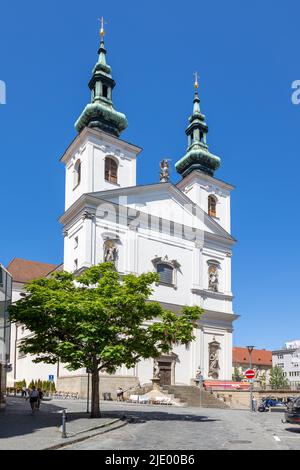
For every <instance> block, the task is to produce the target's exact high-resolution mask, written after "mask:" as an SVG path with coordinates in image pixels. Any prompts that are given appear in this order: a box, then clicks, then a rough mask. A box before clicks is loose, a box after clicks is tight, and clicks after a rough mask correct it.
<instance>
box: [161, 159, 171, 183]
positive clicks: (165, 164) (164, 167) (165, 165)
mask: <svg viewBox="0 0 300 470" xmlns="http://www.w3.org/2000/svg"><path fill="white" fill-rule="evenodd" d="M159 166H160V175H159V176H160V177H159V179H160V182H161V183H167V182H168V181H169V178H170V175H169V160H162V161H161V162H160V163H159Z"/></svg>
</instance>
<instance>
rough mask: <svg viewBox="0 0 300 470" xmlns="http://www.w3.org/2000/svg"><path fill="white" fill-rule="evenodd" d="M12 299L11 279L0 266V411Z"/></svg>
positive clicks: (5, 376)
mask: <svg viewBox="0 0 300 470" xmlns="http://www.w3.org/2000/svg"><path fill="white" fill-rule="evenodd" d="M11 297H12V278H11V275H10V273H9V272H8V271H7V270H6V269H5V268H4V267H3V266H2V265H1V264H0V409H1V408H4V407H5V393H6V384H7V380H6V378H7V373H8V371H9V368H10V322H9V316H8V311H7V309H8V306H9V305H10V303H11Z"/></svg>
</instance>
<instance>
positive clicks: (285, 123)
mask: <svg viewBox="0 0 300 470" xmlns="http://www.w3.org/2000/svg"><path fill="white" fill-rule="evenodd" d="M297 3H298V4H297ZM102 15H103V16H104V17H105V18H106V20H107V25H106V30H107V35H106V47H107V49H108V63H109V64H110V65H111V66H112V69H113V76H114V78H115V80H116V82H117V86H116V88H115V90H114V103H115V106H116V108H117V109H118V110H119V111H122V112H125V113H126V115H127V118H128V121H129V127H128V129H127V130H126V131H125V132H124V133H123V134H122V138H124V139H125V140H128V141H130V142H132V143H135V144H137V145H140V146H141V147H143V149H144V150H143V152H142V154H141V155H140V156H139V166H138V182H139V183H140V184H142V183H151V182H156V181H158V177H159V161H160V160H161V159H162V158H164V157H168V158H171V159H172V164H174V163H175V162H176V161H177V160H178V159H179V158H180V157H181V156H182V155H183V154H184V152H185V149H186V145H187V141H186V136H185V133H184V130H185V127H186V125H187V118H188V116H189V114H190V112H191V109H192V98H193V86H192V83H193V72H194V71H195V70H198V71H199V74H200V89H199V93H200V98H201V109H202V111H203V112H204V113H205V114H206V117H207V123H208V125H209V129H210V131H209V134H208V144H209V148H210V150H211V151H212V152H214V153H216V154H217V155H220V156H221V158H222V167H221V169H220V170H218V172H217V173H216V176H217V177H218V178H220V179H224V180H225V181H228V182H230V183H232V184H233V185H235V186H236V190H235V191H234V194H233V197H232V232H233V235H234V236H235V237H236V238H237V239H238V244H237V245H236V248H235V250H234V257H233V290H234V293H235V302H234V307H235V312H236V313H237V314H239V315H241V317H240V319H239V320H238V321H237V322H236V323H235V333H234V343H235V345H241V346H242V345H246V344H249V343H250V344H254V345H255V346H257V347H264V348H277V347H279V346H281V345H282V343H283V342H284V341H285V340H289V339H293V338H295V337H299V336H300V332H299V331H298V330H297V326H298V325H299V320H298V315H299V299H298V279H299V272H298V267H299V261H300V260H299V248H298V242H299V229H300V224H299V211H298V206H299V204H298V201H299V190H298V188H299V180H298V175H299V169H300V163H299V135H300V134H299V130H300V105H298V106H296V105H293V104H292V102H291V95H292V89H291V83H292V82H293V81H294V80H297V79H300V60H299V54H298V43H299V15H300V4H299V2H297V1H296V0H295V1H287V2H285V3H282V2H274V1H268V0H265V1H264V2H261V1H257V0H254V1H252V2H248V3H247V4H246V3H245V2H240V1H232V0H228V1H227V2H223V1H222V0H211V1H210V2H204V1H199V0H198V1H196V0H186V1H185V2H180V1H177V0H165V1H164V2H162V1H157V0H152V1H151V2H147V3H146V2H141V1H136V0H128V1H127V2H124V1H120V0H115V1H114V2H99V1H89V0H87V1H86V2H84V3H82V2H78V1H74V0H73V1H72V2H71V1H64V2H62V1H59V2H58V1H56V0H52V1H51V2H47V3H46V2H43V5H42V6H41V2H38V1H33V0H32V1H30V2H26V3H24V2H21V1H16V2H5V5H2V6H1V20H0V21H1V28H0V43H1V45H2V47H1V67H0V80H3V81H5V83H6V86H7V104H6V105H0V123H1V132H0V158H1V185H0V197H1V201H2V204H1V220H2V224H1V231H0V260H1V262H2V263H3V264H7V263H8V262H9V261H10V259H11V258H13V257H14V256H17V257H22V258H27V259H33V260H39V261H44V262H52V263H59V262H61V260H62V256H63V240H62V230H61V227H60V225H59V223H58V217H59V216H60V214H61V213H62V212H63V204H64V168H63V165H62V164H61V163H59V158H60V156H61V154H62V153H63V151H64V149H65V148H66V147H67V146H68V144H69V143H70V141H71V140H72V139H73V138H74V136H75V130H74V122H75V120H76V119H77V117H78V116H79V114H80V113H81V111H82V109H83V107H84V106H85V104H86V103H87V102H88V100H89V90H88V87H87V83H88V81H89V78H90V75H91V70H92V67H93V65H94V63H95V61H96V58H97V48H98V27H99V26H98V22H97V18H99V17H100V16H102ZM172 180H173V181H174V182H176V181H178V180H179V175H177V174H176V172H175V170H173V173H172Z"/></svg>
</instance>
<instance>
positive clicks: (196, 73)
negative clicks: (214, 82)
mask: <svg viewBox="0 0 300 470" xmlns="http://www.w3.org/2000/svg"><path fill="white" fill-rule="evenodd" d="M194 77H195V82H194V88H195V90H198V88H199V83H198V78H199V76H198V72H194Z"/></svg>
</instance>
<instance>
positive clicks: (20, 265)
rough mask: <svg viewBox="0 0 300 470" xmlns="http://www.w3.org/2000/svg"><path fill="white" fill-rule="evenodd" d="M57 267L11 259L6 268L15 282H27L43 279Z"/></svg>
mask: <svg viewBox="0 0 300 470" xmlns="http://www.w3.org/2000/svg"><path fill="white" fill-rule="evenodd" d="M56 267H57V265H56V264H49V263H40V262H39V261H28V260H27V259H22V258H13V259H12V261H11V262H10V263H9V265H8V266H7V270H8V272H10V274H11V275H12V277H13V281H15V282H29V281H31V280H32V279H36V278H38V277H44V276H46V275H47V274H49V272H50V271H53V270H54V269H55V268H56Z"/></svg>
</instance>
